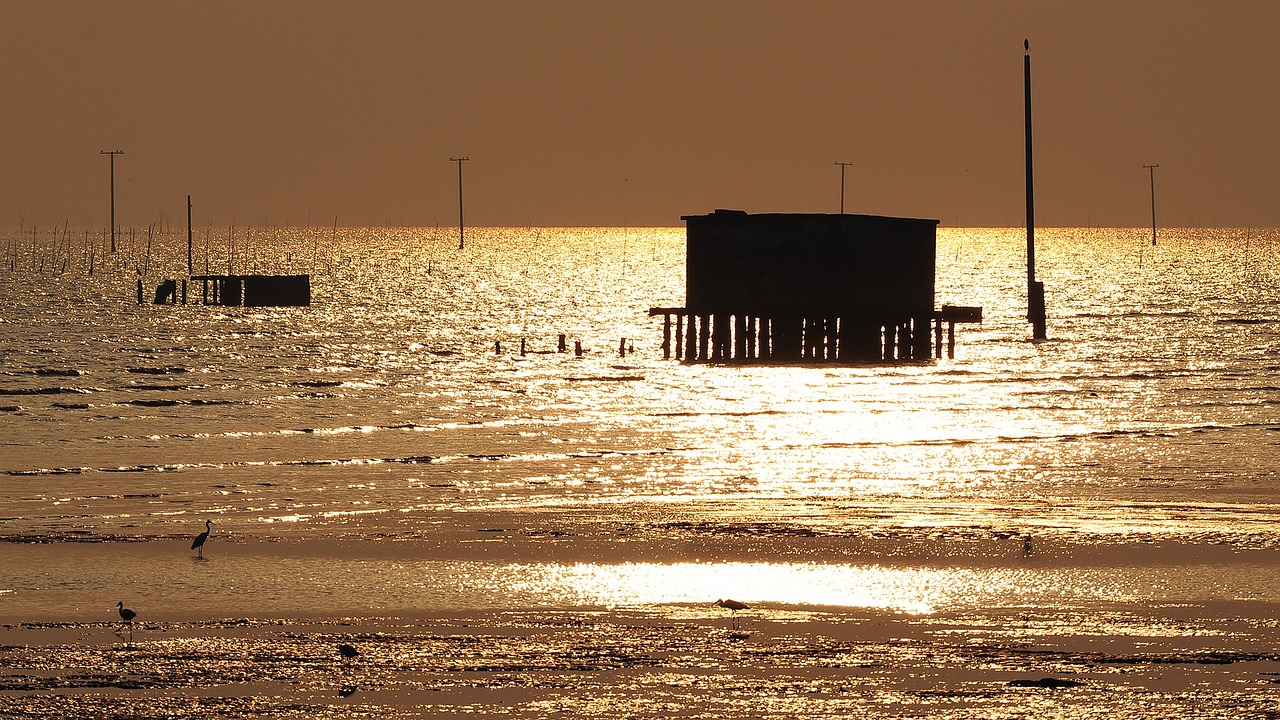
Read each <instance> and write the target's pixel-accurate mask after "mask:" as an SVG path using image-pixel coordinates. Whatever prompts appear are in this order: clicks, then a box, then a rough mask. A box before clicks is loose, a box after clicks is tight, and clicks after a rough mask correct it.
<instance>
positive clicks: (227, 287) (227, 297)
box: [138, 275, 311, 307]
mask: <svg viewBox="0 0 1280 720" xmlns="http://www.w3.org/2000/svg"><path fill="white" fill-rule="evenodd" d="M191 281H192V282H199V283H200V284H201V293H200V297H201V303H202V304H204V305H232V306H240V305H243V306H245V307H301V306H307V305H310V304H311V276H310V275H192V276H191ZM153 302H154V303H155V304H156V305H167V304H178V303H182V304H185V303H186V302H187V281H186V280H183V281H182V284H181V295H179V284H178V281H177V280H173V279H168V280H164V281H163V282H161V283H160V284H159V285H157V286H156V295H155V300H154V301H153ZM138 303H139V304H141V303H142V281H141V280H139V281H138Z"/></svg>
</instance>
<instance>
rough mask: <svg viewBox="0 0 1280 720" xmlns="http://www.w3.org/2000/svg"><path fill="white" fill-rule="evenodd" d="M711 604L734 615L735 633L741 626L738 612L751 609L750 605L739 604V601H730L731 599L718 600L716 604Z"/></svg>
mask: <svg viewBox="0 0 1280 720" xmlns="http://www.w3.org/2000/svg"><path fill="white" fill-rule="evenodd" d="M711 604H712V605H714V606H716V607H722V608H725V609H727V610H728V611H729V612H730V613H732V614H733V629H734V630H735V631H736V630H738V629H739V626H738V611H739V610H747V609H749V608H750V607H751V606H750V605H748V604H746V603H743V602H738V601H737V600H730V599H729V598H725V599H723V600H717V601H715V602H713V603H711Z"/></svg>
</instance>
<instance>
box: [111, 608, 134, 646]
mask: <svg viewBox="0 0 1280 720" xmlns="http://www.w3.org/2000/svg"><path fill="white" fill-rule="evenodd" d="M116 609H117V610H119V611H120V619H121V620H122V621H123V622H124V624H125V625H128V626H129V642H133V619H134V618H136V617H138V613H136V612H134V611H132V610H130V609H129V608H127V607H125V606H124V601H123V600H121V601H120V602H118V603H116ZM121 629H123V628H121ZM116 634H117V635H119V634H120V630H116Z"/></svg>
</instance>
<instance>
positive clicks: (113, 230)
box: [98, 150, 124, 252]
mask: <svg viewBox="0 0 1280 720" xmlns="http://www.w3.org/2000/svg"><path fill="white" fill-rule="evenodd" d="M98 154H99V155H109V156H111V252H115V251H116V156H117V155H123V154H124V151H123V150H102V151H101V152H99V153H98Z"/></svg>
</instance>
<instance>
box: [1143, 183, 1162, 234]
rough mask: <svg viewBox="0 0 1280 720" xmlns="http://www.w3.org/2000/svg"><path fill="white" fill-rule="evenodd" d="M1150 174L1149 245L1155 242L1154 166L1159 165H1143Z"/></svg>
mask: <svg viewBox="0 0 1280 720" xmlns="http://www.w3.org/2000/svg"><path fill="white" fill-rule="evenodd" d="M1142 167H1144V168H1146V169H1147V172H1148V173H1150V174H1151V245H1152V246H1153V247H1154V246H1155V244H1156V168H1158V167H1160V166H1159V165H1143V166H1142Z"/></svg>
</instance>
